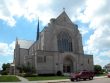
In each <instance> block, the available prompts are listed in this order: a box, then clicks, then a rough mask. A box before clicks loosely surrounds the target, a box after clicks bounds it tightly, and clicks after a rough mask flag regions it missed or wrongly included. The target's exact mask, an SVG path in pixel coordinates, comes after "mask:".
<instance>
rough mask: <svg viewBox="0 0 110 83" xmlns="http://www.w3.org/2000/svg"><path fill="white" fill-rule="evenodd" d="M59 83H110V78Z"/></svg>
mask: <svg viewBox="0 0 110 83" xmlns="http://www.w3.org/2000/svg"><path fill="white" fill-rule="evenodd" d="M59 83H110V78H99V79H93V80H86V81H83V80H81V81H78V82H76V81H74V82H71V81H70V82H59Z"/></svg>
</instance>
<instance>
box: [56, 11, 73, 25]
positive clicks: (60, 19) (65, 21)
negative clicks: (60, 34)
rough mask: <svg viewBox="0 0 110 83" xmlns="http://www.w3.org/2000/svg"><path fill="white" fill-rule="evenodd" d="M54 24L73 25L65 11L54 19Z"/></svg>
mask: <svg viewBox="0 0 110 83" xmlns="http://www.w3.org/2000/svg"><path fill="white" fill-rule="evenodd" d="M56 22H57V23H58V24H73V23H72V21H71V20H70V18H69V17H68V15H67V14H66V12H65V11H63V12H62V13H61V14H60V15H59V16H58V17H57V18H56Z"/></svg>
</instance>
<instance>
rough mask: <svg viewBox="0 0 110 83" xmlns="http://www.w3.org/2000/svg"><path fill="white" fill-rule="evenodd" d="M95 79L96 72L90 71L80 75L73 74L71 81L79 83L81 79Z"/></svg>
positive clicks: (82, 72)
mask: <svg viewBox="0 0 110 83" xmlns="http://www.w3.org/2000/svg"><path fill="white" fill-rule="evenodd" d="M93 77H94V72H90V71H81V72H79V73H71V75H70V80H71V81H74V80H76V81H79V80H80V79H83V80H86V79H89V80H92V79H93Z"/></svg>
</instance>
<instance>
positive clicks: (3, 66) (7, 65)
mask: <svg viewBox="0 0 110 83" xmlns="http://www.w3.org/2000/svg"><path fill="white" fill-rule="evenodd" d="M7 68H10V63H7V64H5V63H4V64H3V65H2V69H3V71H5V70H6V69H7Z"/></svg>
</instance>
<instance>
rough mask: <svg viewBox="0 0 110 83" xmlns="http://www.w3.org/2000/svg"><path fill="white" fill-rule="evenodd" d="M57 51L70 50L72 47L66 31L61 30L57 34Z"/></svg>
mask: <svg viewBox="0 0 110 83" xmlns="http://www.w3.org/2000/svg"><path fill="white" fill-rule="evenodd" d="M57 43H58V51H60V52H64V51H67V52H71V51H73V49H72V39H71V37H70V36H69V34H68V33H67V32H61V33H59V34H58V36H57Z"/></svg>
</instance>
